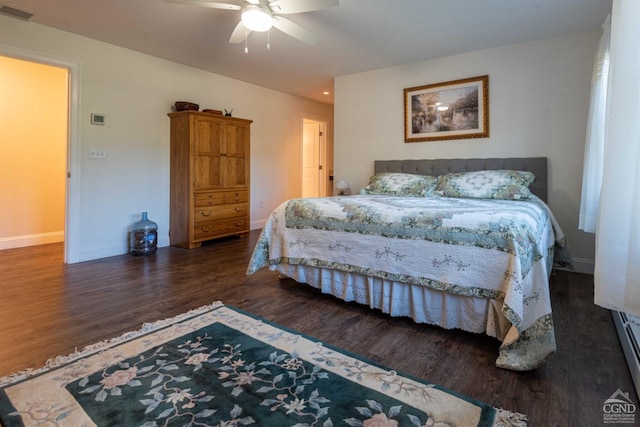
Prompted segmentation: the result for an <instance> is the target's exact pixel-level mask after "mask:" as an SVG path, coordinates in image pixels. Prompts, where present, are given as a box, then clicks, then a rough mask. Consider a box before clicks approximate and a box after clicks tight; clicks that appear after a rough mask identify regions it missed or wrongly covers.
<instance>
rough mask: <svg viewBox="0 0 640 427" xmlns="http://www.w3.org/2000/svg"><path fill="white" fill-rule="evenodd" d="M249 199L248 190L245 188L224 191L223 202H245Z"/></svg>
mask: <svg viewBox="0 0 640 427" xmlns="http://www.w3.org/2000/svg"><path fill="white" fill-rule="evenodd" d="M248 201H249V192H248V191H247V190H237V191H225V192H224V203H225V204H227V203H246V202H248Z"/></svg>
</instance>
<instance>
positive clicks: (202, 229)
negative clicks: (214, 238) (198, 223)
mask: <svg viewBox="0 0 640 427" xmlns="http://www.w3.org/2000/svg"><path fill="white" fill-rule="evenodd" d="M212 228H213V226H212V225H209V226H207V227H200V231H202V232H203V233H208V232H210V231H211V229H212Z"/></svg>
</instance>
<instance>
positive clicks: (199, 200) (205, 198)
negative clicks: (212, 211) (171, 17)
mask: <svg viewBox="0 0 640 427" xmlns="http://www.w3.org/2000/svg"><path fill="white" fill-rule="evenodd" d="M194 196H195V205H196V207H198V206H213V205H221V204H223V203H224V193H221V192H217V193H214V192H211V193H196V194H195V195H194Z"/></svg>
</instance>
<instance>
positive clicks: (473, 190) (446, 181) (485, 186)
mask: <svg viewBox="0 0 640 427" xmlns="http://www.w3.org/2000/svg"><path fill="white" fill-rule="evenodd" d="M535 179H536V177H535V175H534V174H533V173H531V172H523V171H513V170H483V171H476V172H460V173H449V174H446V175H442V176H440V177H438V184H437V185H436V188H435V190H434V194H436V195H440V196H444V197H465V198H473V199H503V200H526V199H529V198H531V191H530V190H529V184H531V183H532V182H533V181H534V180H535Z"/></svg>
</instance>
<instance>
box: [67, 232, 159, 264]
mask: <svg viewBox="0 0 640 427" xmlns="http://www.w3.org/2000/svg"><path fill="white" fill-rule="evenodd" d="M164 246H169V237H159V238H158V247H159V248H162V247H164ZM127 253H129V245H128V243H126V242H125V243H112V244H107V245H100V246H93V247H90V248H86V249H81V250H80V259H79V260H78V262H82V261H91V260H94V259H100V258H108V257H111V256H116V255H124V254H127Z"/></svg>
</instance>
